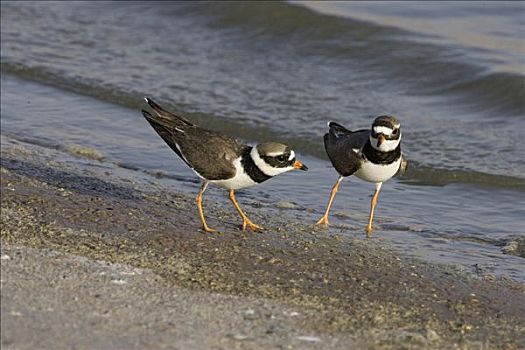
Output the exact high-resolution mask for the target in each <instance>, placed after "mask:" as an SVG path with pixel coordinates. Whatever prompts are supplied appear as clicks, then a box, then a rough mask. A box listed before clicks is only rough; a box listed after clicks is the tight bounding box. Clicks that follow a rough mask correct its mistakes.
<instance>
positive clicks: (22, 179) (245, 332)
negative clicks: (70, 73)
mask: <svg viewBox="0 0 525 350" xmlns="http://www.w3.org/2000/svg"><path fill="white" fill-rule="evenodd" d="M68 157H71V155H67V154H65V153H62V152H61V151H57V150H50V149H44V148H41V147H38V146H34V145H33V146H29V145H26V144H23V143H20V142H18V141H15V140H12V139H10V138H8V137H4V136H3V139H2V168H1V190H2V201H1V209H2V211H1V214H2V229H1V240H2V252H1V264H2V284H1V285H2V289H1V291H2V309H1V317H2V323H1V327H2V328H1V331H2V348H3V349H35V348H45V349H65V348H71V347H73V346H74V347H75V348H86V349H93V348H104V349H123V348H125V349H145V348H152V349H153V348H155V349H160V348H167V349H172V348H173V349H175V348H177V349H310V348H311V349H314V348H315V349H349V348H356V349H361V348H372V349H401V348H406V349H453V348H461V349H497V348H502V349H520V348H523V347H525V288H524V286H523V285H521V284H517V283H515V282H513V281H509V280H499V279H494V278H480V277H472V276H467V275H466V274H465V273H464V272H462V271H460V270H458V269H454V268H452V267H450V266H431V265H429V264H427V263H423V262H420V261H416V260H412V259H407V258H406V257H403V256H399V254H398V253H396V252H394V251H392V250H391V249H390V248H389V247H388V246H387V245H386V243H384V242H382V241H381V240H380V239H377V238H375V239H372V240H367V239H365V238H364V237H363V238H362V239H352V240H350V239H346V238H344V237H340V236H337V235H333V234H331V233H330V231H326V230H316V229H313V228H312V226H311V223H301V222H297V221H295V220H294V219H293V218H292V217H288V216H287V213H286V211H283V215H281V216H278V217H276V216H275V215H269V214H266V213H265V212H264V208H257V209H255V208H250V207H248V208H247V211H249V212H252V211H257V216H256V217H257V218H258V221H257V222H258V223H262V224H263V225H264V227H265V228H266V231H265V232H264V233H256V234H254V233H251V232H248V233H243V232H241V231H239V229H238V227H237V225H238V221H239V220H238V218H237V216H236V215H235V212H234V211H233V209H232V208H230V206H229V205H228V204H227V203H226V202H224V203H212V202H210V201H208V202H206V203H205V205H206V208H207V215H208V217H209V223H210V225H212V226H214V227H217V228H222V229H223V232H222V233H218V234H203V233H202V232H200V231H199V230H198V228H199V225H198V220H197V215H196V210H195V207H194V200H193V198H192V197H189V196H187V195H186V194H184V193H182V192H178V190H177V188H161V187H158V186H157V187H155V186H153V185H152V186H140V185H138V184H137V183H134V182H133V181H131V180H124V179H123V175H122V174H123V173H122V172H123V171H127V170H125V169H124V170H122V169H116V167H115V168H113V167H112V166H111V165H110V164H106V165H105V166H106V168H105V169H104V170H103V171H100V170H97V167H96V165H97V164H99V163H97V162H99V161H98V160H95V159H92V158H86V159H83V160H82V162H78V161H77V162H69V161H68V159H69V158H68ZM71 159H73V158H71ZM378 235H380V233H378Z"/></svg>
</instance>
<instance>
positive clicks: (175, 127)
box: [142, 98, 308, 232]
mask: <svg viewBox="0 0 525 350" xmlns="http://www.w3.org/2000/svg"><path fill="white" fill-rule="evenodd" d="M145 100H146V102H147V103H148V105H149V106H150V107H151V111H152V113H150V112H148V111H146V110H142V114H143V115H144V117H145V118H146V120H147V121H148V122H149V123H150V124H151V126H152V127H153V129H155V131H156V132H157V133H158V134H159V135H160V137H161V138H162V139H163V140H164V141H165V142H166V143H167V144H168V146H170V147H171V149H172V150H173V151H175V153H177V155H178V156H179V157H180V158H181V159H182V160H183V161H184V162H185V163H186V164H187V165H188V166H189V167H190V168H191V169H192V170H193V171H194V172H195V173H196V174H197V176H198V177H200V178H201V179H202V186H201V188H200V190H199V192H198V194H197V197H196V199H195V201H196V204H197V209H198V212H199V218H200V221H201V223H202V229H203V230H204V231H205V232H214V231H215V230H214V229H212V228H210V227H209V226H208V225H207V224H206V220H205V219H204V213H203V210H202V195H203V194H204V191H205V190H206V188H207V187H208V185H209V184H210V183H212V184H215V185H217V186H219V187H222V188H225V189H227V190H228V195H229V198H230V200H231V202H232V203H233V206H234V207H235V209H236V210H237V212H238V213H239V215H240V217H241V218H242V229H243V230H245V229H246V228H247V227H248V228H250V229H251V230H254V231H256V230H262V227H260V226H258V225H256V224H254V223H253V222H251V221H250V219H248V217H247V216H246V214H244V212H243V211H242V209H241V207H240V206H239V204H238V203H237V200H236V199H235V190H237V189H240V188H245V187H249V186H253V185H256V184H259V183H261V182H264V181H266V180H268V179H270V178H272V177H274V176H276V175H279V174H282V173H285V172H287V171H290V170H293V169H300V170H304V171H306V170H308V168H307V167H306V165H304V164H302V163H301V162H300V161H298V160H297V159H296V158H295V152H294V151H293V150H292V149H291V148H290V147H288V146H286V145H283V144H280V143H274V142H270V143H261V144H258V145H257V146H255V147H251V146H249V145H246V144H244V143H242V142H240V141H238V140H236V139H234V138H232V137H229V136H226V135H222V134H220V133H218V132H215V131H211V130H207V129H205V128H201V127H199V126H197V125H195V124H193V123H192V122H190V121H189V120H187V119H186V118H183V117H181V116H179V115H176V114H174V113H171V112H168V111H166V110H165V109H163V108H162V107H160V106H159V105H158V104H157V103H155V102H154V101H153V100H152V99H150V98H145Z"/></svg>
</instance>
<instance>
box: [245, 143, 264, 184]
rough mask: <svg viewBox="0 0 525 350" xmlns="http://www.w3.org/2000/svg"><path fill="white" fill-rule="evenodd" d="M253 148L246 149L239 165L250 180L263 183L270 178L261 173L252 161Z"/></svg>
mask: <svg viewBox="0 0 525 350" xmlns="http://www.w3.org/2000/svg"><path fill="white" fill-rule="evenodd" d="M252 148H253V147H247V148H246V149H245V150H244V152H243V153H242V155H241V165H242V167H243V168H244V172H245V173H246V174H248V176H249V177H250V179H252V180H253V181H255V182H257V183H261V182H264V181H266V180H268V179H269V178H271V176H268V175H266V174H265V173H263V171H262V170H261V169H259V167H258V166H257V165H256V164H255V162H254V161H253V158H252V155H251V151H252Z"/></svg>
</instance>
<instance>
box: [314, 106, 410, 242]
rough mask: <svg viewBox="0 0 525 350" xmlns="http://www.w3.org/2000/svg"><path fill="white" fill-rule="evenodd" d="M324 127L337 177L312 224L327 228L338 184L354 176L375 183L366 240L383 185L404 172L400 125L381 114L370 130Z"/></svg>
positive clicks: (338, 125)
mask: <svg viewBox="0 0 525 350" xmlns="http://www.w3.org/2000/svg"><path fill="white" fill-rule="evenodd" d="M328 128H329V130H328V133H326V134H325V135H324V145H325V149H326V153H327V154H328V158H330V161H331V162H332V165H333V166H334V168H335V170H336V171H337V172H338V173H339V177H338V179H337V181H336V182H335V184H334V186H333V187H332V191H331V192H330V199H329V200H328V204H327V206H326V210H325V212H324V215H323V216H322V217H321V218H320V219H319V221H317V223H316V225H328V212H329V211H330V206H331V205H332V201H333V200H334V197H335V194H336V193H337V189H338V188H339V184H340V183H341V181H342V180H343V178H344V177H347V176H350V175H355V176H357V177H358V178H360V179H362V180H365V181H368V182H372V183H374V184H375V192H374V195H373V196H372V200H371V202H370V214H369V216H368V225H367V227H366V233H367V236H368V237H370V235H371V232H372V220H373V218H374V209H375V206H376V203H377V197H378V195H379V191H380V190H381V186H382V184H383V182H385V181H387V180H388V179H390V178H391V177H392V176H394V175H396V174H397V173H403V172H404V171H405V169H406V165H407V162H406V160H405V158H404V156H403V154H402V153H401V125H400V123H399V121H397V119H396V118H394V117H392V116H386V115H385V116H379V117H377V118H376V119H375V120H374V122H373V123H372V127H371V129H363V130H357V131H350V130H348V129H346V128H345V127H344V126H342V125H340V124H337V123H335V122H329V123H328Z"/></svg>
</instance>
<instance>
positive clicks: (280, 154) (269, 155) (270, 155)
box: [266, 152, 283, 157]
mask: <svg viewBox="0 0 525 350" xmlns="http://www.w3.org/2000/svg"><path fill="white" fill-rule="evenodd" d="M266 155H267V156H268V157H278V156H282V155H283V152H272V153H266Z"/></svg>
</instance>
